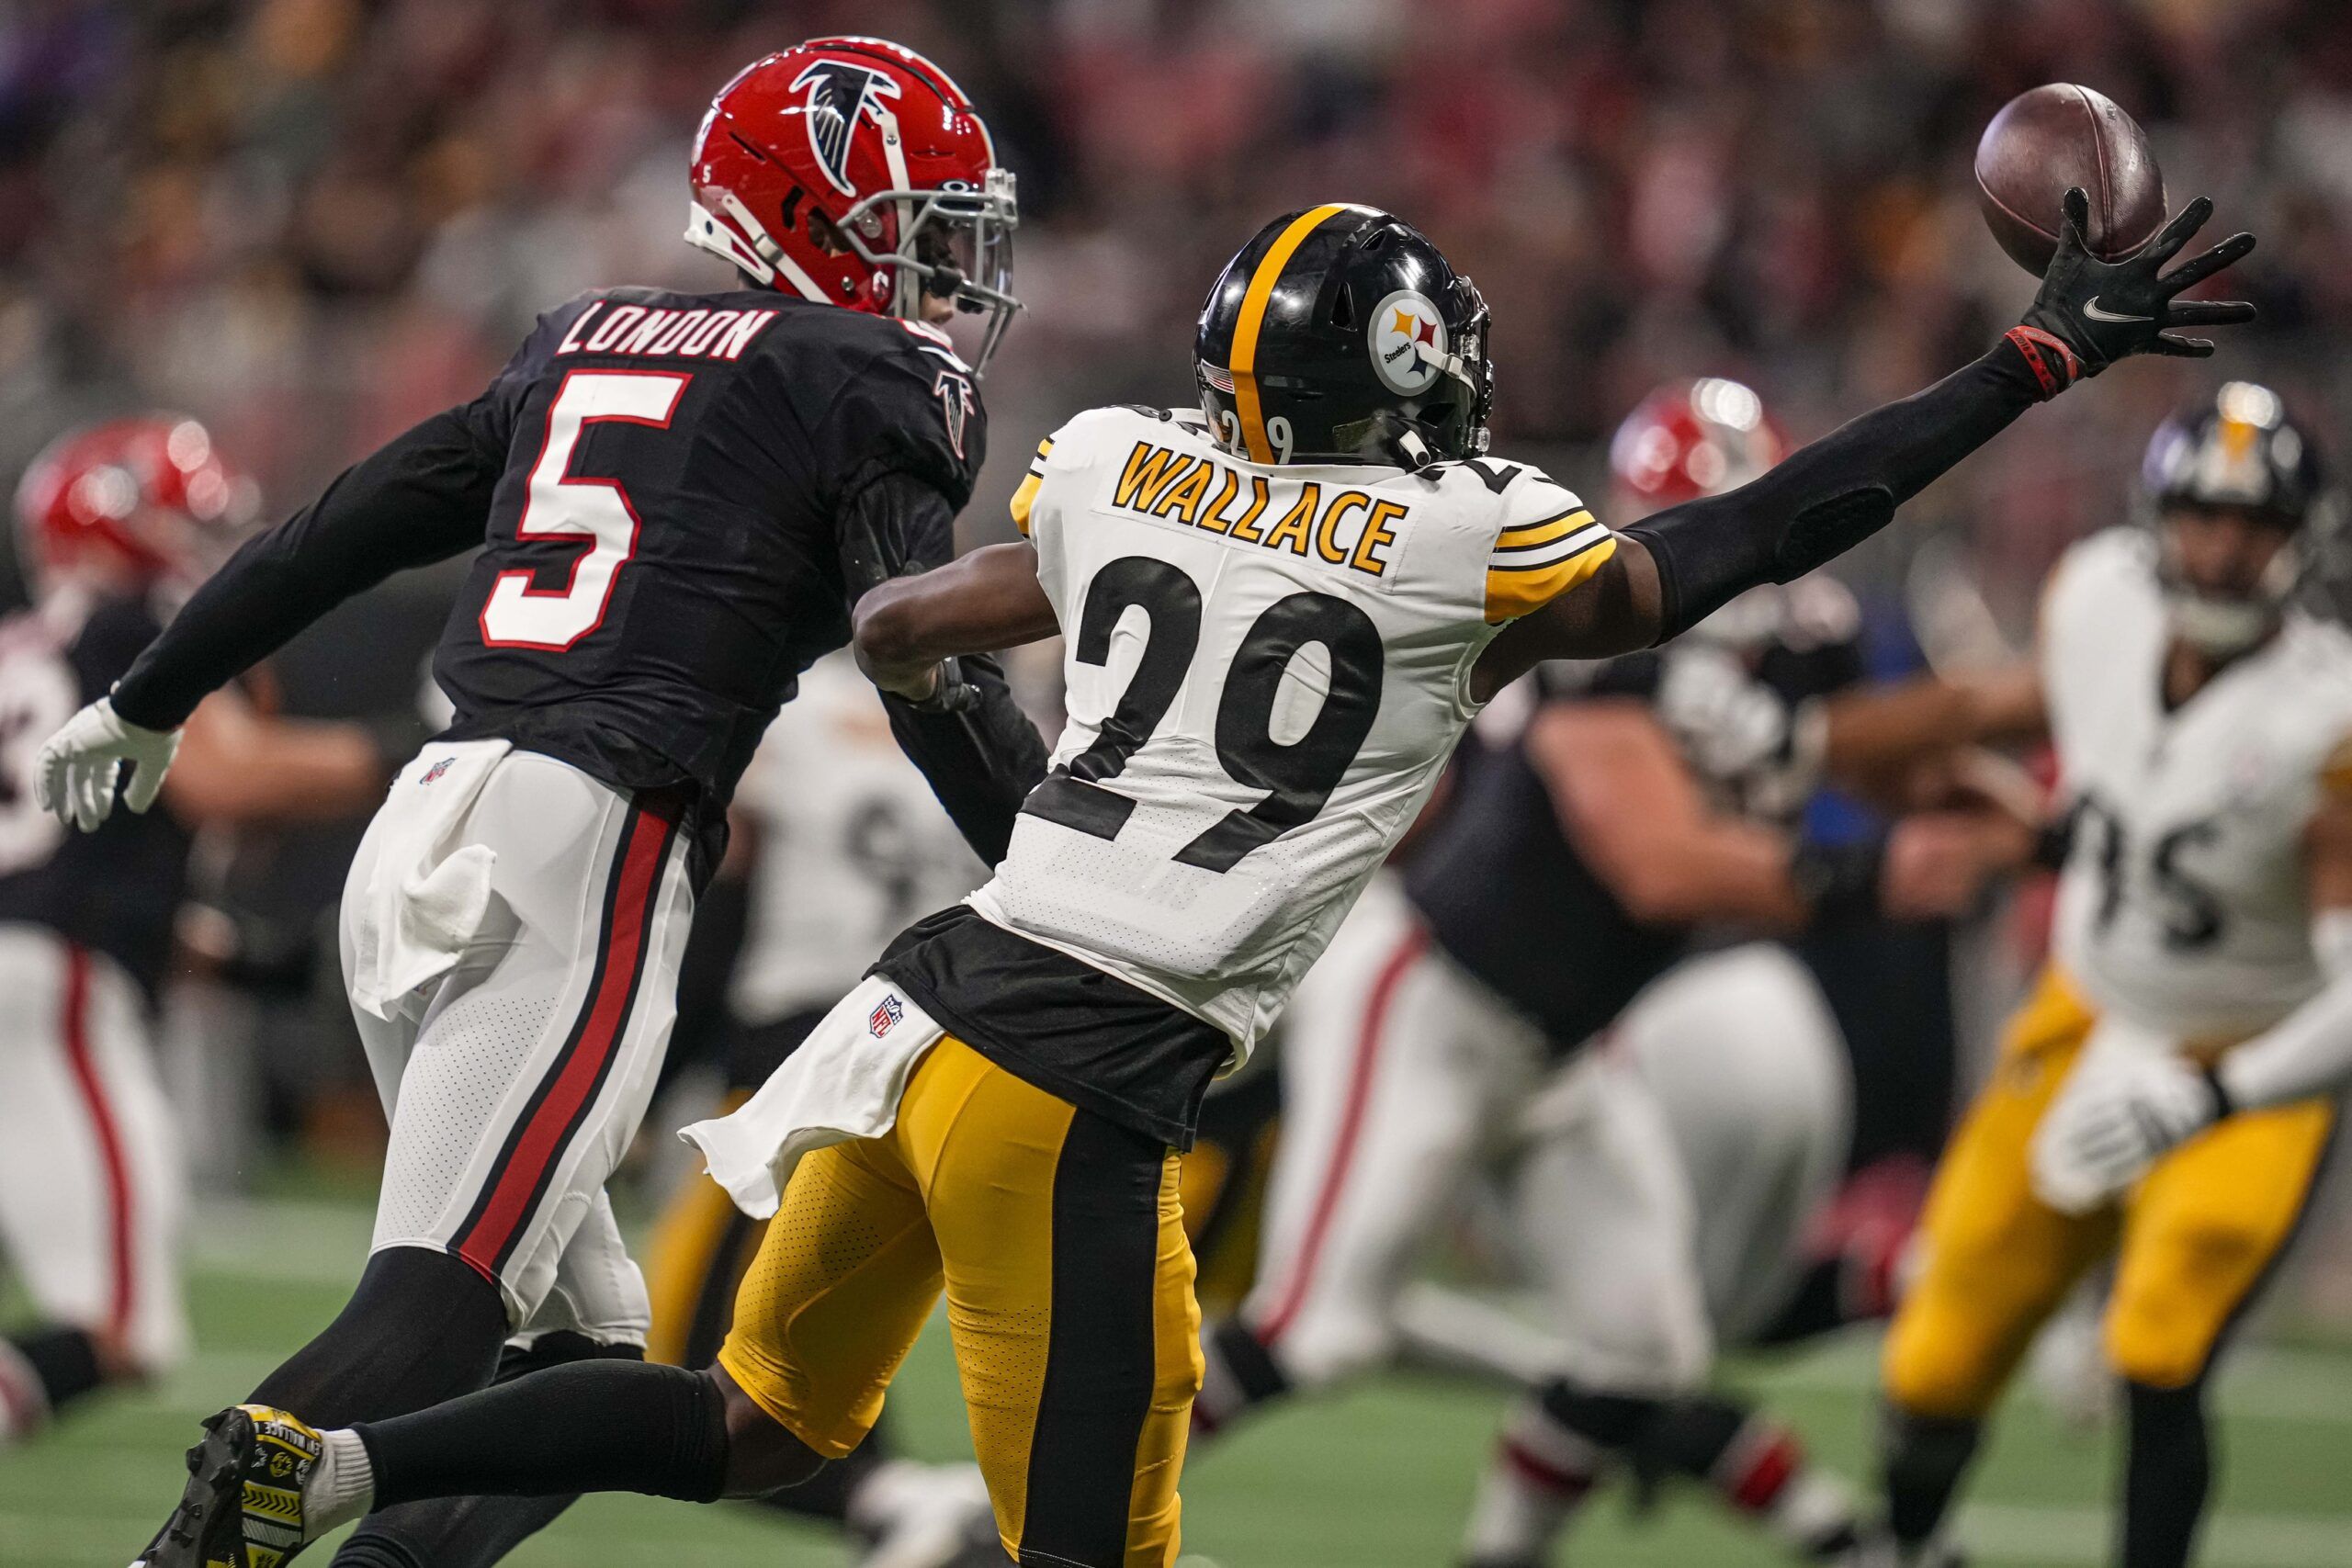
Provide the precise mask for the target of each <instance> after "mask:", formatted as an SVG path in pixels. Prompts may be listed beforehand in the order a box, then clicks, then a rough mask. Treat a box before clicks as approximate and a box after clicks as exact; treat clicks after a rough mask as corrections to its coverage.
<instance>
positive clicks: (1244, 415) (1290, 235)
mask: <svg viewBox="0 0 2352 1568" xmlns="http://www.w3.org/2000/svg"><path fill="white" fill-rule="evenodd" d="M1353 210H1355V209H1354V208H1353V206H1352V205H1351V204H1350V203H1348V202H1343V201H1334V202H1329V203H1327V204H1326V205H1324V206H1321V207H1317V208H1312V209H1309V210H1307V211H1305V212H1302V213H1300V214H1299V215H1298V216H1297V217H1296V218H1294V219H1292V220H1291V225H1290V227H1289V228H1287V229H1285V230H1283V231H1282V233H1281V234H1280V235H1279V236H1278V237H1276V239H1275V241H1274V243H1273V247H1272V249H1270V250H1269V251H1267V252H1266V254H1265V255H1264V256H1263V257H1261V259H1260V260H1259V263H1258V270H1257V271H1256V272H1255V273H1252V274H1251V275H1250V290H1249V292H1248V293H1246V294H1244V295H1243V296H1242V297H1241V315H1240V317H1239V319H1238V320H1237V321H1235V322H1234V323H1233V355H1232V358H1233V364H1232V366H1231V369H1232V371H1233V406H1234V408H1235V409H1236V410H1237V411H1238V412H1239V413H1240V415H1241V439H1242V441H1243V442H1244V444H1246V445H1247V446H1249V448H1250V461H1251V462H1253V463H1271V462H1272V461H1273V460H1274V446H1273V443H1272V441H1269V440H1268V439H1267V438H1266V416H1265V413H1264V412H1263V411H1262V410H1261V409H1260V407H1259V406H1258V374H1257V372H1258V330H1259V329H1260V328H1261V327H1262V326H1264V325H1265V322H1266V303H1267V301H1268V300H1270V299H1272V298H1273V297H1274V284H1275V283H1276V282H1277V281H1278V280H1279V279H1280V278H1281V277H1282V275H1283V267H1285V266H1288V265H1290V258H1291V256H1292V255H1293V254H1295V253H1296V251H1297V250H1298V247H1299V246H1300V245H1301V244H1303V243H1306V236H1307V235H1309V234H1312V233H1313V232H1315V231H1316V230H1317V229H1318V228H1320V227H1322V225H1323V223H1324V221H1325V220H1327V219H1329V218H1332V217H1335V216H1337V215H1338V214H1340V213H1342V212H1350V211H1353Z"/></svg>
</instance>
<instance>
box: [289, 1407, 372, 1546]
mask: <svg viewBox="0 0 2352 1568" xmlns="http://www.w3.org/2000/svg"><path fill="white" fill-rule="evenodd" d="M319 1436H320V1438H321V1439H322V1441H323V1443H324V1445H325V1446H324V1449H323V1450H322V1452H321V1453H320V1455H319V1462H318V1463H317V1464H315V1465H312V1466H311V1475H310V1479H309V1480H307V1481H305V1482H303V1483H302V1539H303V1540H318V1539H319V1537H321V1536H322V1535H324V1534H326V1533H327V1531H329V1530H331V1529H334V1528H335V1527H336V1526H337V1525H341V1524H347V1523H349V1522H350V1521H351V1520H353V1519H356V1518H357V1517H360V1516H361V1515H362V1514H365V1513H366V1512H367V1511H368V1506H369V1505H370V1504H371V1503H373V1502H374V1500H375V1496H376V1467H375V1466H374V1465H373V1464H371V1463H370V1462H368V1445H367V1444H365V1443H363V1442H361V1441H360V1440H359V1434H358V1433H356V1432H355V1431H352V1430H351V1429H350V1428H349V1427H338V1428H336V1429H335V1430H334V1431H332V1432H322V1433H320V1434H319Z"/></svg>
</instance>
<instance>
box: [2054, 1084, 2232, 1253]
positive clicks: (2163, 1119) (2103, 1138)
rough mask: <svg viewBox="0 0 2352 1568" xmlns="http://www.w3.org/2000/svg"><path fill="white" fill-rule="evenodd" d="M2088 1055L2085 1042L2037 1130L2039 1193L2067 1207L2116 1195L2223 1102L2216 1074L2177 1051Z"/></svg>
mask: <svg viewBox="0 0 2352 1568" xmlns="http://www.w3.org/2000/svg"><path fill="white" fill-rule="evenodd" d="M2091 1058H2092V1053H2091V1052H2089V1051H2087V1050H2086V1052H2085V1053H2084V1060H2083V1061H2082V1062H2081V1063H2080V1064H2079V1065H2078V1066H2077V1067H2076V1069H2075V1072H2074V1073H2073V1074H2072V1075H2071V1076H2070V1077H2068V1078H2067V1080H2066V1084H2065V1086H2064V1088H2063V1089H2060V1090H2059V1091H2058V1095H2057V1098H2056V1099H2055V1100H2052V1102H2051V1105H2050V1109H2049V1111H2047V1112H2046V1113H2045V1114H2044V1115H2043V1116H2042V1118H2041V1126H2040V1127H2039V1128H2037V1129H2035V1132H2034V1135H2033V1190H2034V1193H2035V1195H2036V1196H2037V1197H2039V1198H2040V1199H2041V1201H2043V1202H2045V1203H2047V1204H2049V1205H2050V1206H2051V1207H2052V1208H2053V1209H2056V1210H2058V1211H2060V1212H2061V1213H2069V1214H2080V1213H2088V1212H2089V1211H2091V1210H2093V1209H2096V1208H2098V1207H2099V1206H2100V1205H2101V1204H2103V1203H2106V1202H2109V1201H2112V1200H2113V1199H2114V1198H2115V1197H2117V1196H2118V1195H2119V1194H2120V1193H2121V1192H2123V1191H2124V1190H2126V1189H2127V1188H2129V1187H2130V1186H2131V1184H2132V1183H2133V1182H2135V1181H2137V1180H2139V1179H2140V1178H2141V1177H2142V1176H2143V1175H2145V1174H2147V1170H2148V1168H2149V1167H2150V1166H2152V1165H2154V1163H2155V1162H2156V1159H2157V1158H2158V1156H2161V1155H2163V1154H2164V1153H2165V1150H2167V1149H2169V1148H2172V1147H2173V1146H2174V1145H2177V1144H2179V1143H2181V1142H2182V1141H2183V1140H2185V1139H2187V1138H2189V1137H2191V1136H2193V1135H2194V1134H2197V1133H2198V1132H2199V1131H2200V1130H2201V1129H2203V1128H2205V1127H2207V1126H2209V1125H2211V1123H2212V1122H2213V1121H2214V1120H2215V1119H2216V1118H2217V1117H2219V1116H2220V1115H2221V1114H2222V1110H2223V1107H2222V1103H2221V1097H2220V1096H2219V1095H2218V1094H2217V1093H2216V1092H2215V1089H2214V1087H2213V1083H2212V1080H2211V1078H2209V1077H2207V1076H2206V1075H2205V1074H2204V1073H2202V1072H2200V1071H2199V1070H2198V1068H2197V1066H2196V1065H2195V1064H2194V1063H2192V1062H2189V1061H2188V1060H2187V1059H2185V1058H2184V1057H2181V1056H2179V1055H2176V1054H2174V1053H2173V1052H2170V1051H2163V1050H2154V1051H2152V1050H2146V1049H2140V1048H2126V1049H2122V1050H2118V1051H2114V1052H2111V1053H2108V1054H2106V1055H2103V1056H2101V1057H2100V1058H2099V1059H2097V1060H2093V1059H2091Z"/></svg>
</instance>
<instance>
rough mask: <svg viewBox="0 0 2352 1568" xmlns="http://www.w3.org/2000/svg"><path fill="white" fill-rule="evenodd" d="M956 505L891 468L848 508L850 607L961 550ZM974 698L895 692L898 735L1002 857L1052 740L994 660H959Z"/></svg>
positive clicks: (981, 842) (982, 853) (957, 817)
mask: <svg viewBox="0 0 2352 1568" xmlns="http://www.w3.org/2000/svg"><path fill="white" fill-rule="evenodd" d="M955 530H956V509H955V507H954V506H953V505H952V504H950V502H949V501H948V498H947V497H946V496H944V495H942V494H941V493H940V492H939V491H937V490H936V489H934V488H933V486H932V485H931V484H930V483H929V482H927V481H925V480H923V479H917V478H915V477H914V476H913V475H911V474H907V473H903V472H886V473H884V474H883V475H882V476H881V477H879V478H877V479H874V480H873V482H871V483H869V484H868V485H867V486H866V487H865V489H864V490H862V491H859V492H858V493H857V495H856V497H855V498H854V500H853V501H852V502H851V503H850V505H849V506H848V507H847V508H846V509H845V511H844V514H843V516H842V540H841V548H842V576H843V579H844V580H845V581H847V583H848V584H849V591H850V595H851V600H852V603H854V602H855V600H856V598H857V596H858V595H860V594H862V593H864V592H865V590H867V589H868V588H871V587H873V586H874V585H875V584H876V583H877V582H880V581H883V580H884V579H886V578H891V577H898V576H901V575H903V574H905V573H908V572H916V571H928V570H931V569H932V568H933V567H936V566H942V565H944V564H945V563H946V562H947V561H948V560H949V559H950V558H952V557H953V556H954V555H955V553H956V536H955ZM956 662H957V664H958V666H959V667H960V672H961V676H962V680H963V683H964V684H965V685H966V686H967V687H968V688H969V692H968V700H967V702H965V703H964V704H962V705H959V706H958V707H957V708H956V709H955V710H954V711H949V712H935V711H933V710H931V709H929V708H925V707H919V706H917V705H915V704H912V703H910V702H908V701H906V700H905V699H904V698H901V697H897V696H893V695H891V694H888V693H885V694H883V697H882V705H883V706H884V707H885V708H886V709H888V712H889V715H890V733H891V734H892V735H893V736H895V737H896V738H897V739H898V742H899V750H902V751H904V752H905V753H906V754H907V757H908V759H909V760H910V761H912V762H913V763H914V764H915V766H916V767H918V768H920V769H922V774H923V777H924V778H925V779H927V780H929V781H930V784H931V789H932V793H933V795H937V796H938V797H939V804H940V805H941V806H943V807H946V810H947V815H948V816H949V818H952V819H953V820H954V821H955V823H956V829H957V830H958V831H959V832H961V833H962V834H963V835H964V838H965V840H966V841H967V843H969V844H970V845H971V846H972V849H973V851H974V852H976V853H978V855H979V857H980V858H981V859H982V860H984V861H986V862H987V863H989V864H990V865H994V864H996V863H998V862H999V861H1001V860H1002V859H1003V858H1004V852H1005V849H1006V847H1007V846H1008V845H1009V844H1010V843H1011V842H1012V819H1013V818H1014V817H1016V816H1018V815H1019V814H1020V811H1021V803H1022V802H1023V800H1025V799H1027V798H1028V796H1029V792H1030V791H1031V790H1033V789H1035V787H1036V786H1037V783H1038V781H1039V780H1041V779H1043V778H1044V777H1045V776H1046V743H1045V740H1044V739H1043V738H1042V737H1041V736H1039V735H1038V733H1037V728H1036V726H1035V725H1033V724H1031V723H1030V722H1029V716H1028V715H1027V714H1025V713H1023V712H1022V711H1021V706H1020V705H1019V704H1017V703H1015V702H1014V701H1013V700H1012V687H1011V686H1010V685H1008V684H1007V683H1006V682H1005V678H1004V671H1003V668H1002V666H1001V665H999V664H998V663H997V661H996V660H993V659H990V658H987V657H979V658H969V659H962V660H957V661H956Z"/></svg>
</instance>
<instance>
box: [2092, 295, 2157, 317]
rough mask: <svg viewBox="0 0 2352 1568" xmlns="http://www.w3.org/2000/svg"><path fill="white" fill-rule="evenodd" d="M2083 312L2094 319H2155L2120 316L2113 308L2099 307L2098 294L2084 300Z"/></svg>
mask: <svg viewBox="0 0 2352 1568" xmlns="http://www.w3.org/2000/svg"><path fill="white" fill-rule="evenodd" d="M2083 314H2084V315H2086V316H2088V317H2089V318H2090V319H2091V320H2092V321H2154V320H2155V318H2154V316H2119V315H2117V314H2116V313H2115V312H2114V311H2112V310H2100V309H2099V304H2098V295H2096V294H2094V295H2092V296H2091V297H2090V298H2089V299H2086V300H2084V301H2083Z"/></svg>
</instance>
